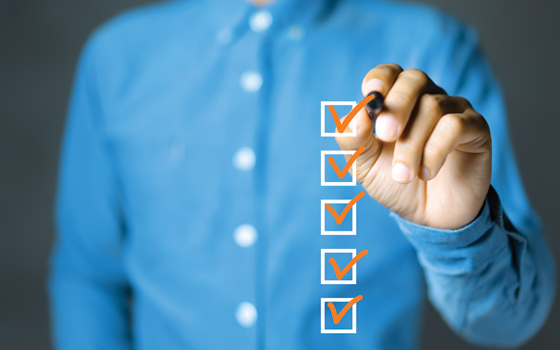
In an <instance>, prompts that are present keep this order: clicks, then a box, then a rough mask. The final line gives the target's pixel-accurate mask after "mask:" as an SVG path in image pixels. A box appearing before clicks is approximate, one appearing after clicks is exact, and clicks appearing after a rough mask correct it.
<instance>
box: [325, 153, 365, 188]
mask: <svg viewBox="0 0 560 350" xmlns="http://www.w3.org/2000/svg"><path fill="white" fill-rule="evenodd" d="M354 153H356V151H321V186H356V162H357V161H358V160H355V161H354V163H352V166H351V167H350V171H351V173H352V181H351V182H347V181H340V182H338V181H334V182H333V181H326V180H325V165H326V162H325V158H326V156H328V155H332V156H338V155H345V154H348V155H350V156H352V155H354ZM329 165H330V163H329Z"/></svg>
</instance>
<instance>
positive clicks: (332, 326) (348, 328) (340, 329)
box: [321, 298, 358, 334]
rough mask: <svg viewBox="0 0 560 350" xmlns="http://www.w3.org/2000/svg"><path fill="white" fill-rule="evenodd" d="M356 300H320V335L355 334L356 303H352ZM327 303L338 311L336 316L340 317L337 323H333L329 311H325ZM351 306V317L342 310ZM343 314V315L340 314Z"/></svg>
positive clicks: (332, 316)
mask: <svg viewBox="0 0 560 350" xmlns="http://www.w3.org/2000/svg"><path fill="white" fill-rule="evenodd" d="M355 299H356V298H354V299H353V298H321V333H322V334H355V333H356V332H357V328H358V327H357V324H356V322H357V317H356V315H357V308H358V306H357V305H358V304H357V302H354V303H353V301H354V300H355ZM328 303H332V304H333V305H334V307H335V308H336V309H337V310H338V311H337V312H339V314H338V315H337V316H342V318H341V319H340V321H339V322H338V323H335V321H334V318H335V315H333V313H332V311H331V310H327V309H328V306H327V304H328ZM349 303H353V304H352V307H351V309H352V315H349V313H348V312H345V313H344V311H343V308H344V307H345V306H346V305H347V304H349ZM342 313H343V314H342ZM341 314H342V315H341Z"/></svg>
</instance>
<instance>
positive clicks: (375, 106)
mask: <svg viewBox="0 0 560 350" xmlns="http://www.w3.org/2000/svg"><path fill="white" fill-rule="evenodd" d="M370 95H373V96H375V97H374V98H373V100H371V101H369V102H368V104H367V105H366V111H367V113H368V115H369V119H371V120H372V121H373V123H374V125H375V118H377V115H378V114H379V112H381V110H382V109H383V100H384V98H383V95H381V93H380V92H377V91H373V92H370V93H369V94H368V96H370Z"/></svg>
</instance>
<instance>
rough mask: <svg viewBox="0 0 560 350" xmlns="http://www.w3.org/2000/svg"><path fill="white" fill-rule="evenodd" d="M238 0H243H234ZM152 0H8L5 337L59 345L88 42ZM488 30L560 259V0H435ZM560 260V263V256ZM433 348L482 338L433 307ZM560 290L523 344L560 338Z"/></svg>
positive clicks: (2, 192)
mask: <svg viewBox="0 0 560 350" xmlns="http://www.w3.org/2000/svg"><path fill="white" fill-rule="evenodd" d="M224 1H232V0H224ZM150 2H153V1H148V0H96V1H85V0H41V1H39V0H0V349H49V348H50V337H49V321H48V305H47V297H46V288H45V281H46V276H47V260H48V254H49V251H50V248H51V245H52V241H53V237H54V229H53V220H52V210H53V209H52V207H53V200H54V193H55V185H56V175H57V174H56V173H57V164H58V152H59V146H60V138H61V134H62V130H63V125H64V119H65V113H66V107H67V101H68V95H69V93H70V89H71V83H72V77H73V73H74V69H75V65H76V62H77V58H78V54H79V52H80V49H81V47H82V45H83V44H84V42H85V40H86V38H87V36H88V34H89V33H90V32H91V31H92V30H93V29H94V28H95V27H97V26H98V25H100V24H101V23H102V22H104V21H106V20H107V19H109V18H110V17H112V16H114V15H115V14H117V13H118V12H120V11H123V10H125V9H127V8H130V7H134V6H138V5H142V4H146V3H150ZM418 2H423V3H428V4H432V5H435V6H437V7H440V8H442V9H444V10H446V11H447V12H449V13H452V14H454V15H455V16H457V17H459V18H461V19H463V20H464V21H466V22H469V23H470V24H472V25H473V26H474V27H476V28H477V29H478V31H479V34H480V38H481V41H482V47H483V50H484V51H485V52H486V54H487V56H488V57H489V59H490V61H491V62H492V64H493V67H494V70H495V72H496V75H497V76H498V78H499V79H500V81H501V83H502V86H503V88H504V92H505V96H506V102H507V106H508V109H509V115H510V126H511V133H512V137H513V141H514V147H515V151H516V154H517V158H518V161H519V166H520V168H521V174H522V177H523V180H524V183H525V187H526V190H527V192H528V194H529V197H530V199H531V201H532V204H533V205H534V207H535V208H536V209H537V211H538V212H539V213H540V214H541V217H542V219H543V221H544V225H545V228H546V232H547V235H548V242H549V243H550V245H551V246H552V249H553V251H554V253H555V256H556V261H557V265H558V261H560V200H559V199H560V184H559V181H560V165H559V160H560V146H559V141H560V137H558V136H557V133H558V130H559V129H560V111H559V109H558V108H557V107H555V106H556V102H558V100H559V99H560V97H559V96H560V66H559V64H560V21H558V18H557V17H558V13H560V1H550V0H533V1H522V0H493V1H488V0H469V1H459V0H430V1H418ZM558 270H560V266H559V267H558ZM427 311H428V312H427V314H426V316H425V322H424V331H423V344H422V345H423V349H434V350H437V349H446V350H448V349H454V350H461V349H474V347H472V346H471V345H468V344H466V343H465V342H464V341H462V340H461V339H460V338H458V337H457V336H455V335H454V334H453V333H452V332H451V331H450V330H449V329H448V328H447V327H446V326H445V324H444V323H443V321H442V320H441V318H440V317H439V315H438V314H437V313H436V312H435V311H434V310H433V309H432V308H431V307H428V310H427ZM559 329H560V302H559V301H558V298H557V301H556V304H555V307H554V309H553V311H552V314H551V316H550V318H549V320H548V323H547V324H546V325H545V327H544V329H543V330H542V331H541V332H540V333H539V334H538V335H537V336H536V337H535V338H534V339H533V340H532V341H531V342H530V343H529V344H527V345H526V346H525V347H523V349H560V334H558V330H559Z"/></svg>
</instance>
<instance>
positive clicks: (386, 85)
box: [362, 63, 403, 97]
mask: <svg viewBox="0 0 560 350" xmlns="http://www.w3.org/2000/svg"><path fill="white" fill-rule="evenodd" d="M402 72H403V69H402V67H401V66H399V65H398V64H394V63H385V64H380V65H379V66H377V67H375V68H373V69H372V70H370V71H369V72H368V73H367V74H366V76H365V77H364V80H363V81H362V94H364V97H365V96H367V95H368V94H369V93H370V92H373V91H378V92H380V93H381V94H382V95H383V96H387V93H388V92H389V90H391V87H392V86H393V84H394V83H395V80H397V77H398V76H399V74H401V73H402Z"/></svg>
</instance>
